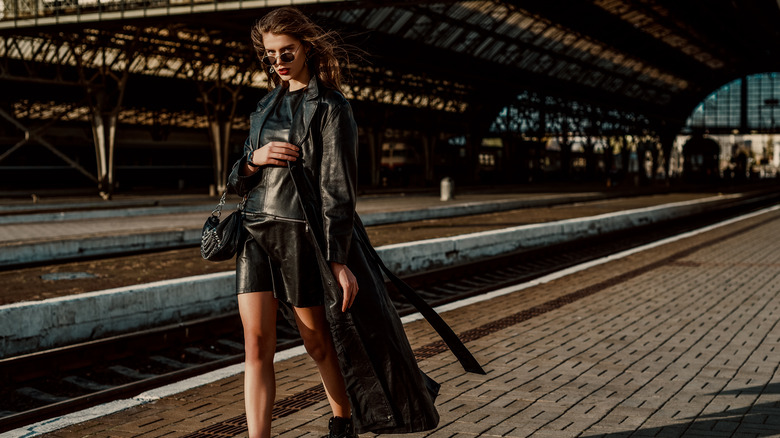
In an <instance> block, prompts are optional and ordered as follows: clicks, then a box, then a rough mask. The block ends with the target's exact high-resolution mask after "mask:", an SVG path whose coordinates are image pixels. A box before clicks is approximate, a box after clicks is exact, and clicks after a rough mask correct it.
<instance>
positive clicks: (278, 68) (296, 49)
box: [263, 32, 311, 91]
mask: <svg viewBox="0 0 780 438" xmlns="http://www.w3.org/2000/svg"><path fill="white" fill-rule="evenodd" d="M263 45H264V46H265V57H266V59H268V61H271V62H272V64H271V67H273V69H274V71H275V73H274V74H278V75H279V77H280V78H281V79H282V80H283V81H285V82H289V84H290V91H294V90H298V89H300V88H303V87H305V86H307V85H308V84H309V79H310V76H311V75H310V74H309V69H308V68H307V67H306V48H305V47H304V46H303V43H301V41H300V40H298V39H297V38H294V37H291V36H289V35H284V34H275V33H270V32H266V33H264V34H263ZM290 55H292V56H293V58H294V59H293V60H292V61H289V62H285V61H284V60H283V59H281V58H285V59H287V58H288V57H290Z"/></svg>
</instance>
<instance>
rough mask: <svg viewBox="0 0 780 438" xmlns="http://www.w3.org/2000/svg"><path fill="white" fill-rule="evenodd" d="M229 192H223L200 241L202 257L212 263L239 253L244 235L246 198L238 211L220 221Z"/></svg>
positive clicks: (204, 226) (207, 221) (239, 205)
mask: <svg viewBox="0 0 780 438" xmlns="http://www.w3.org/2000/svg"><path fill="white" fill-rule="evenodd" d="M226 197H227V190H225V191H224V192H222V198H220V200H219V204H217V207H216V208H215V209H214V211H212V212H211V216H209V218H208V219H206V223H205V224H203V232H202V233H201V240H200V255H201V256H202V257H203V258H204V259H205V260H208V261H210V262H221V261H223V260H229V259H230V258H232V257H233V256H234V255H236V252H237V251H238V244H239V240H240V238H241V234H242V228H243V227H242V226H241V225H242V221H243V212H244V204H246V197H244V199H243V200H242V201H241V203H240V204H238V209H237V210H236V211H234V212H233V213H230V214H229V215H228V216H227V217H226V218H225V220H223V221H220V220H219V217H220V216H221V215H222V206H223V205H225V198H226Z"/></svg>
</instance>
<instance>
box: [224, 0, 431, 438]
mask: <svg viewBox="0 0 780 438" xmlns="http://www.w3.org/2000/svg"><path fill="white" fill-rule="evenodd" d="M252 42H253V45H254V48H255V50H256V51H257V54H258V56H259V57H260V59H261V60H262V62H263V63H264V64H265V66H266V68H268V75H269V79H270V80H269V84H271V85H269V88H272V87H273V89H272V91H271V92H270V93H268V95H267V96H266V97H265V98H263V99H262V100H261V101H260V103H259V104H258V109H257V111H256V112H254V113H252V115H251V128H250V135H249V138H248V139H247V141H246V143H245V145H244V152H245V154H244V156H243V157H242V158H241V159H240V160H239V161H238V162H237V163H236V165H235V166H234V168H233V171H232V173H231V175H230V181H229V183H230V185H231V186H232V188H233V189H234V190H235V191H236V193H238V194H239V195H241V196H244V195H246V196H247V200H246V205H245V217H244V227H245V230H246V231H247V233H246V236H247V238H246V241H245V242H244V245H243V247H242V248H241V249H240V250H239V253H238V256H237V261H236V267H237V292H238V307H239V312H240V315H241V321H242V323H243V326H244V337H245V349H246V372H245V381H244V389H245V408H246V415H247V423H248V426H249V436H250V437H269V436H270V433H271V411H272V408H273V402H274V397H275V380H274V367H273V357H274V351H275V347H276V314H277V308H278V307H279V306H281V307H283V310H291V313H292V315H293V318H294V320H295V323H296V324H297V327H298V329H299V331H300V334H301V337H302V339H303V343H304V346H305V348H306V350H307V352H308V353H309V355H310V356H311V357H312V359H314V361H315V363H316V365H317V367H318V369H319V372H320V376H321V378H322V382H323V385H324V387H325V391H326V393H327V397H328V402H329V403H330V407H331V410H332V411H333V418H332V419H331V420H330V423H329V429H330V430H329V437H352V436H356V435H355V427H354V426H355V425H354V424H353V421H352V418H351V417H352V413H353V407H352V406H351V403H350V398H352V402H353V403H355V404H358V405H359V406H358V408H359V410H360V412H359V414H360V415H359V418H357V420H358V421H357V426H358V427H357V428H358V430H359V431H362V430H388V431H391V430H392V431H407V430H408V431H411V430H421V429H422V428H431V427H435V425H436V424H435V423H436V422H435V421H433V420H432V417H433V416H435V408H433V397H432V396H431V394H428V393H427V391H419V388H420V387H422V386H417V388H418V392H420V394H419V396H412V397H408V398H409V399H415V398H421V399H422V402H418V401H416V400H413V401H412V404H413V405H421V406H424V409H426V410H427V411H428V412H427V413H425V414H422V417H423V422H424V423H423V424H413V422H411V421H406V420H404V419H402V418H400V417H399V415H400V416H413V415H418V414H419V408H417V407H413V408H412V410H411V411H409V409H408V408H407V407H403V406H402V407H401V408H400V411H399V406H397V404H398V403H393V402H388V401H386V400H379V399H377V397H375V396H372V395H371V391H372V390H371V389H365V388H366V387H367V386H369V387H371V386H377V384H376V383H375V382H374V383H361V382H366V381H372V380H373V381H377V382H380V383H381V382H382V379H381V378H376V377H375V376H374V375H375V374H376V372H375V369H376V365H375V364H372V363H370V362H371V361H370V360H369V359H367V355H368V354H369V353H370V352H365V351H364V352H362V353H360V354H362V359H360V358H357V359H356V358H355V357H352V358H349V357H346V356H348V354H347V353H345V352H344V351H343V350H344V349H345V348H347V346H348V345H350V344H349V342H350V341H349V340H347V341H344V339H342V338H343V337H347V338H349V337H350V336H351V337H352V338H355V339H356V338H357V337H358V336H361V335H359V334H357V333H358V332H359V329H358V328H356V325H357V326H360V324H359V323H357V324H355V323H354V322H353V321H352V318H351V317H350V315H349V313H348V312H349V311H350V309H353V306H355V303H360V302H362V301H369V300H371V299H372V298H371V297H368V298H366V299H364V300H363V299H361V298H359V297H360V295H359V294H358V291H359V290H360V287H359V286H358V284H359V283H361V281H358V278H357V277H356V275H355V274H353V272H352V271H351V270H350V268H349V267H348V261H349V260H351V259H356V263H357V264H358V265H365V264H366V262H367V260H365V257H358V256H354V255H350V252H353V253H354V252H356V251H350V250H351V249H353V250H354V248H355V246H356V245H354V244H353V242H352V240H353V226H354V223H353V216H354V209H355V198H356V195H355V182H356V153H357V127H356V125H355V122H354V119H353V116H352V111H351V109H350V106H349V104H348V103H347V101H346V100H345V99H344V97H343V96H342V95H341V94H340V93H339V90H340V88H341V71H340V64H339V60H338V58H337V56H336V52H337V50H338V47H337V46H336V44H335V39H334V37H333V35H332V34H331V33H329V32H324V31H323V30H322V29H321V28H319V27H318V26H317V25H315V24H314V23H313V22H311V21H310V20H309V19H308V18H307V17H306V16H305V15H303V14H302V13H301V12H300V11H298V10H297V9H294V8H281V9H277V10H275V11H273V12H271V13H269V14H268V15H266V16H265V17H264V18H262V19H261V20H260V21H259V22H258V23H257V24H256V25H255V26H254V28H253V29H252ZM293 163H295V164H299V165H300V169H301V170H302V178H304V179H306V182H305V184H310V185H311V186H312V187H311V190H310V192H309V194H310V195H311V196H312V198H313V199H312V200H311V201H310V202H312V203H315V204H318V205H317V208H318V210H317V211H319V212H321V213H319V216H320V217H317V218H309V217H307V215H306V214H305V212H304V208H303V203H302V201H301V196H300V195H299V191H298V189H297V188H296V185H295V183H294V181H293V178H292V176H291V173H290V168H289V166H290V165H291V164H293ZM301 184H303V183H301ZM310 214H315V213H310ZM307 220H308V221H309V222H307ZM312 222H313V223H316V224H312ZM315 225H316V226H315ZM315 228H316V231H317V235H315ZM351 247H352V248H351ZM356 257H357V258H356ZM367 269H368V270H369V271H371V268H370V267H369V268H367ZM376 274H377V272H376V270H375V269H374V270H373V272H364V273H362V274H359V275H358V276H359V277H362V278H364V282H365V283H366V284H367V285H369V286H372V287H374V288H376V284H372V283H376V281H375V280H376V279H375V278H372V276H376ZM379 277H380V278H381V274H379ZM334 279H335V283H334V282H333V280H334ZM336 301H338V302H336ZM387 303H389V300H387V302H383V303H380V307H384V306H386V305H387ZM326 305H327V311H326ZM355 307H361V306H355ZM362 307H365V308H366V309H368V310H369V311H372V310H371V304H370V303H368V302H367V303H366V304H365V305H363V306H362ZM374 307H376V304H374ZM390 307H392V305H391V306H390ZM360 310H361V311H362V310H364V309H360ZM374 310H376V309H374ZM380 311H381V312H385V313H386V312H387V309H380ZM393 312H394V310H393ZM339 313H340V315H339ZM380 315H381V313H380ZM376 316H377V314H376V313H374V314H373V316H372V317H373V318H375V317H376ZM391 317H392V316H391ZM395 318H396V319H397V315H395ZM358 319H359V318H358ZM392 324H396V323H395V322H392ZM335 326H338V327H341V328H337V327H335ZM345 327H346V328H345ZM366 328H367V329H368V330H371V328H370V327H366ZM396 329H397V327H396ZM402 330H403V329H402V328H401V334H402V333H403V331H402ZM331 331H333V332H334V333H335V334H336V335H338V336H339V339H337V344H334V342H333V338H332V336H331ZM345 333H346V334H345ZM378 333H380V332H378ZM370 336H374V334H371V335H370ZM379 341H384V340H379ZM360 342H361V343H362V342H363V341H360ZM391 343H397V342H396V341H392V342H391ZM402 343H406V339H405V338H404V339H403V342H402ZM336 347H340V350H341V357H340V356H339V354H338V353H337V352H336ZM349 348H351V347H349ZM359 349H360V348H359ZM403 349H404V348H402V350H403ZM410 353H411V350H410V349H408V343H406V349H405V350H404V351H402V352H401V354H403V355H406V356H409V355H410ZM389 354H395V353H393V352H390V351H389V352H387V353H385V354H384V357H386V358H387V359H389V356H388V355H389ZM380 357H383V356H382V355H381V354H380ZM340 360H341V363H340ZM347 360H349V361H352V362H351V363H349V364H347V363H346V361H347ZM407 361H408V360H407ZM355 362H357V363H355ZM380 366H381V364H380ZM386 366H387V367H388V368H389V361H387V364H386ZM340 367H341V368H345V369H346V373H344V374H349V376H348V377H349V380H348V383H350V387H351V392H350V395H349V396H348V395H347V387H346V383H347V382H345V377H344V374H342V371H341V368H340ZM414 367H415V368H416V364H415V365H414ZM369 368H371V369H370V370H369ZM356 370H358V371H356ZM359 370H362V371H359ZM366 371H368V373H367V372H366ZM417 374H418V375H417V376H415V377H414V378H413V382H414V384H415V385H419V384H420V383H422V384H423V385H425V383H428V385H429V386H431V387H433V386H435V384H433V383H430V382H424V379H425V377H423V376H422V374H421V373H419V370H417ZM361 379H362V380H361ZM380 386H381V385H380ZM385 389H386V390H389V389H388V388H385ZM393 390H394V391H395V388H394V389H393ZM402 392H404V391H402ZM407 392H408V391H407ZM405 396H406V394H405ZM382 397H384V398H387V397H385V396H382ZM382 397H379V398H382ZM406 404H409V403H408V402H407V403H406ZM406 411H409V412H406ZM431 411H432V412H433V413H432V414H431ZM379 417H381V419H379ZM437 420H438V417H436V421H437Z"/></svg>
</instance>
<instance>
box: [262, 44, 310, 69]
mask: <svg viewBox="0 0 780 438" xmlns="http://www.w3.org/2000/svg"><path fill="white" fill-rule="evenodd" d="M300 48H301V46H298V49H300ZM298 49H295V51H293V52H284V53H282V54H281V55H279V56H268V55H265V56H264V57H263V59H262V61H263V64H265V65H274V64H276V60H277V59H278V60H279V61H281V62H284V63H287V62H293V61H295V54H296V53H298Z"/></svg>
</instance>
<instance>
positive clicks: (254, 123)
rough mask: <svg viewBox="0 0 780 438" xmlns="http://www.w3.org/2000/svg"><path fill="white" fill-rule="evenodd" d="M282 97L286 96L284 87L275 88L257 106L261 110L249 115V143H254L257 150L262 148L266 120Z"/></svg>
mask: <svg viewBox="0 0 780 438" xmlns="http://www.w3.org/2000/svg"><path fill="white" fill-rule="evenodd" d="M282 96H284V93H282V86H278V87H276V88H274V89H273V90H271V92H270V93H268V94H267V95H266V96H265V97H264V98H263V99H262V100H261V101H260V102H259V103H258V104H257V106H258V107H260V108H259V109H258V110H257V111H255V112H253V113H252V114H250V115H249V122H250V129H249V141H250V142H252V146H253V147H254V148H255V149H257V148H259V147H260V146H262V145H261V144H259V143H260V132H261V131H262V130H263V125H264V124H265V120H266V119H267V118H268V114H269V113H270V112H271V109H272V108H273V107H274V106H275V105H276V102H277V101H278V100H279V99H280V98H281V97H282Z"/></svg>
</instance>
